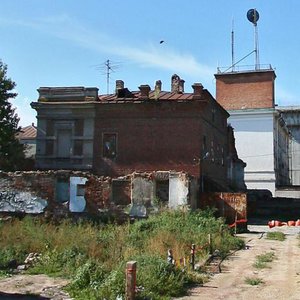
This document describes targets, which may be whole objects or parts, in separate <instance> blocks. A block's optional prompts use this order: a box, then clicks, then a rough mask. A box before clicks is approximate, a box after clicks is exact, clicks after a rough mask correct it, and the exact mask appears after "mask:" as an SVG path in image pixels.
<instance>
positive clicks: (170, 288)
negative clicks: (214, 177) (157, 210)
mask: <svg viewBox="0 0 300 300" xmlns="http://www.w3.org/2000/svg"><path fill="white" fill-rule="evenodd" d="M0 234H1V239H0V249H1V250H0V267H2V268H5V267H7V266H8V264H9V263H10V262H11V261H12V260H14V259H15V260H17V261H18V262H22V261H24V258H25V257H26V254H28V253H30V252H38V253H41V254H42V258H41V260H40V261H39V263H37V264H36V265H35V266H34V267H33V268H31V269H29V272H30V273H35V274H37V273H44V274H48V275H50V276H62V277H66V278H70V279H71V284H70V285H69V286H68V291H69V292H70V294H71V296H72V297H74V298H75V299H91V300H92V299H116V298H117V297H118V296H122V295H123V294H124V290H125V264H126V262H127V261H129V260H136V261H137V266H138V270H137V286H139V287H140V292H139V295H138V297H140V299H143V297H145V296H148V297H149V296H151V298H152V299H169V298H171V297H175V296H179V295H182V294H184V293H185V291H186V287H187V285H188V284H189V283H195V282H200V283H202V282H203V280H205V279H204V277H203V276H199V274H197V273H195V272H194V271H192V270H191V268H190V265H189V263H188V262H187V265H186V267H185V268H184V270H183V267H179V266H177V263H178V262H179V260H180V258H188V257H189V255H190V246H191V244H196V248H197V250H198V251H197V252H196V261H198V260H200V259H201V258H203V257H205V256H206V255H207V253H208V251H209V245H208V234H211V236H212V245H211V247H212V250H215V249H218V250H219V251H220V253H221V255H223V256H225V255H226V254H227V253H228V252H229V251H230V250H232V249H239V248H242V247H243V246H244V243H243V241H241V240H239V239H237V238H235V237H233V236H232V235H231V234H230V231H229V230H228V228H227V226H224V223H223V220H222V219H216V218H214V216H213V213H212V211H198V212H183V211H165V212H163V213H161V214H158V215H154V216H151V217H149V218H148V219H146V220H141V221H137V222H135V223H134V224H129V223H128V224H125V225H122V226H120V225H119V226H118V225H114V224H109V225H105V226H104V225H99V224H93V223H90V222H77V223H73V222H72V221H70V220H65V221H64V222H62V223H61V224H60V225H59V226H57V225H54V224H51V223H45V222H44V221H42V220H41V219H34V218H30V217H26V218H24V219H23V220H18V219H15V220H14V221H13V222H11V223H7V224H5V223H0ZM168 249H172V250H173V256H174V259H175V260H176V265H175V266H173V265H169V264H168V263H167V261H166V258H167V250H168ZM187 261H188V259H187Z"/></svg>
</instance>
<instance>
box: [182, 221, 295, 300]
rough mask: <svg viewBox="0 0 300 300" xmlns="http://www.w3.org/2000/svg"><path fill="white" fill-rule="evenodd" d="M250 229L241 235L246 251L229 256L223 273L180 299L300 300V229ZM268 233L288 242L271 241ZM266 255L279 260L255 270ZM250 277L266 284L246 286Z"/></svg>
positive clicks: (253, 227) (222, 268)
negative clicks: (280, 235) (277, 233)
mask: <svg viewBox="0 0 300 300" xmlns="http://www.w3.org/2000/svg"><path fill="white" fill-rule="evenodd" d="M248 229H249V230H250V233H247V234H240V235H239V236H240V237H242V238H243V239H245V242H246V245H247V247H246V249H245V250H240V251H237V252H235V253H234V254H233V255H232V256H230V257H228V259H226V260H225V261H224V262H223V263H222V265H221V270H222V272H221V273H219V274H216V275H214V276H213V277H212V278H211V280H210V281H209V282H208V283H206V284H204V285H203V286H199V287H196V288H193V289H191V290H190V294H189V296H187V297H183V298H180V299H182V300H183V299H184V300H187V299H190V300H198V299H199V300H200V299H213V300H217V299H230V300H235V299H242V300H248V299H249V300H253V299H263V300H268V299H272V300H273V299H278V300H287V299H288V300H296V299H300V260H299V255H300V248H299V239H298V235H299V232H300V227H287V226H283V227H274V228H272V229H269V228H268V227H267V226H248ZM267 231H281V232H283V233H285V234H286V240H284V241H282V242H280V241H274V240H267V239H266V232H267ZM266 252H274V253H275V256H276V258H275V259H274V260H273V261H272V262H271V263H269V264H268V265H269V268H263V269H257V268H255V267H254V266H253V263H254V262H255V260H256V256H257V255H261V254H264V253H266ZM246 277H251V278H253V277H254V278H260V279H262V280H263V281H264V283H262V284H259V285H255V286H251V285H249V284H247V283H245V278H246Z"/></svg>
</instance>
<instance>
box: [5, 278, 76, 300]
mask: <svg viewBox="0 0 300 300" xmlns="http://www.w3.org/2000/svg"><path fill="white" fill-rule="evenodd" d="M68 282H69V281H68V280H65V279H56V278H51V277H48V276H46V275H16V276H12V277H9V278H4V279H1V280H0V299H1V300H6V299H7V300H12V299H18V300H34V299H36V300H43V299H53V300H68V299H71V298H70V297H69V295H68V294H67V293H65V292H63V291H62V287H63V286H65V285H67V284H68Z"/></svg>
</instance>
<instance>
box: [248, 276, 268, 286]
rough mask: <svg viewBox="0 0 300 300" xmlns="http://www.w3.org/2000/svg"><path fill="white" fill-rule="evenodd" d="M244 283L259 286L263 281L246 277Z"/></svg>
mask: <svg viewBox="0 0 300 300" xmlns="http://www.w3.org/2000/svg"><path fill="white" fill-rule="evenodd" d="M245 283H247V284H250V285H259V284H262V283H264V281H263V280H262V279H261V278H258V277H246V278H245Z"/></svg>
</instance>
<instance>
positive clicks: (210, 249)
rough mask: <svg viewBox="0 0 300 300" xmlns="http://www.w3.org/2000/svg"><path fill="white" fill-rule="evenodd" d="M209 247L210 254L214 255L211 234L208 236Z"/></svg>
mask: <svg viewBox="0 0 300 300" xmlns="http://www.w3.org/2000/svg"><path fill="white" fill-rule="evenodd" d="M208 245H209V254H212V242H211V234H210V233H209V234H208Z"/></svg>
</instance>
